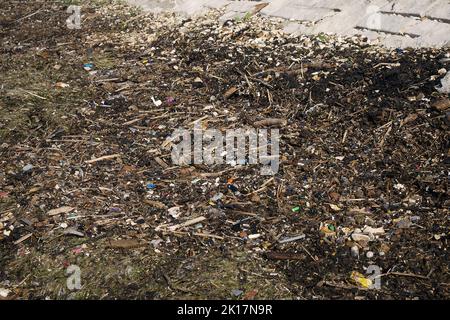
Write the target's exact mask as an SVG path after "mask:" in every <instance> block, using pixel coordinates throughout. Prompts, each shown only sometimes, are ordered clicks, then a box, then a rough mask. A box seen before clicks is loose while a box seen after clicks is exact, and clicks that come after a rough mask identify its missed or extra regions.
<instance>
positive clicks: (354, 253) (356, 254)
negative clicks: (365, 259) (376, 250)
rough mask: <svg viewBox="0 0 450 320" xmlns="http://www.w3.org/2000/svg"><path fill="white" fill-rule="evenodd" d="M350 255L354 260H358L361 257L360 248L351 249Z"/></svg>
mask: <svg viewBox="0 0 450 320" xmlns="http://www.w3.org/2000/svg"><path fill="white" fill-rule="evenodd" d="M350 253H351V255H352V257H353V258H358V257H359V247H358V246H353V247H351V249H350Z"/></svg>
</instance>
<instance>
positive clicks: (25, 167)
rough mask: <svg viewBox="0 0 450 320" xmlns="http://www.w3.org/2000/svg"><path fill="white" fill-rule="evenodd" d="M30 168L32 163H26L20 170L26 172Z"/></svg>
mask: <svg viewBox="0 0 450 320" xmlns="http://www.w3.org/2000/svg"><path fill="white" fill-rule="evenodd" d="M31 169H33V165H32V164H27V165H26V166H24V167H23V168H22V171H23V172H28V171H30V170H31Z"/></svg>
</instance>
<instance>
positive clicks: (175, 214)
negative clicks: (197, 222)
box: [167, 207, 181, 219]
mask: <svg viewBox="0 0 450 320" xmlns="http://www.w3.org/2000/svg"><path fill="white" fill-rule="evenodd" d="M167 211H168V213H169V215H170V216H172V217H173V218H175V219H177V218H178V217H179V216H180V215H181V210H180V207H172V208H169V209H168V210H167Z"/></svg>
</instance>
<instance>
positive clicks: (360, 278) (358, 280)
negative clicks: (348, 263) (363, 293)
mask: <svg viewBox="0 0 450 320" xmlns="http://www.w3.org/2000/svg"><path fill="white" fill-rule="evenodd" d="M350 280H351V281H352V282H353V283H355V284H356V285H358V286H359V287H362V288H365V289H368V288H370V287H371V286H372V280H370V279H368V278H366V277H364V275H362V274H361V273H359V272H357V271H353V272H352V273H351V274H350Z"/></svg>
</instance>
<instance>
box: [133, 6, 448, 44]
mask: <svg viewBox="0 0 450 320" xmlns="http://www.w3.org/2000/svg"><path fill="white" fill-rule="evenodd" d="M127 1H128V2H129V3H130V4H133V5H138V6H141V7H142V8H143V9H144V10H146V11H151V12H161V11H174V12H178V13H181V14H185V15H187V16H194V15H197V14H201V13H204V12H206V11H208V10H210V9H220V8H223V9H224V10H225V13H224V15H223V16H222V20H223V21H225V20H227V19H234V18H236V17H243V16H245V14H246V13H247V12H250V11H252V10H253V9H254V8H255V6H256V5H258V4H261V3H267V6H265V7H264V8H263V9H262V10H261V11H260V14H262V15H265V16H269V17H274V18H281V19H283V20H284V24H285V27H284V30H285V31H286V32H289V33H294V34H318V33H330V34H338V35H347V36H352V35H363V36H366V37H368V38H369V39H370V40H371V41H373V42H379V43H380V44H382V45H385V46H387V47H394V48H405V47H413V48H417V47H450V1H449V0H420V1H417V0H262V1H233V0H127Z"/></svg>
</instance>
